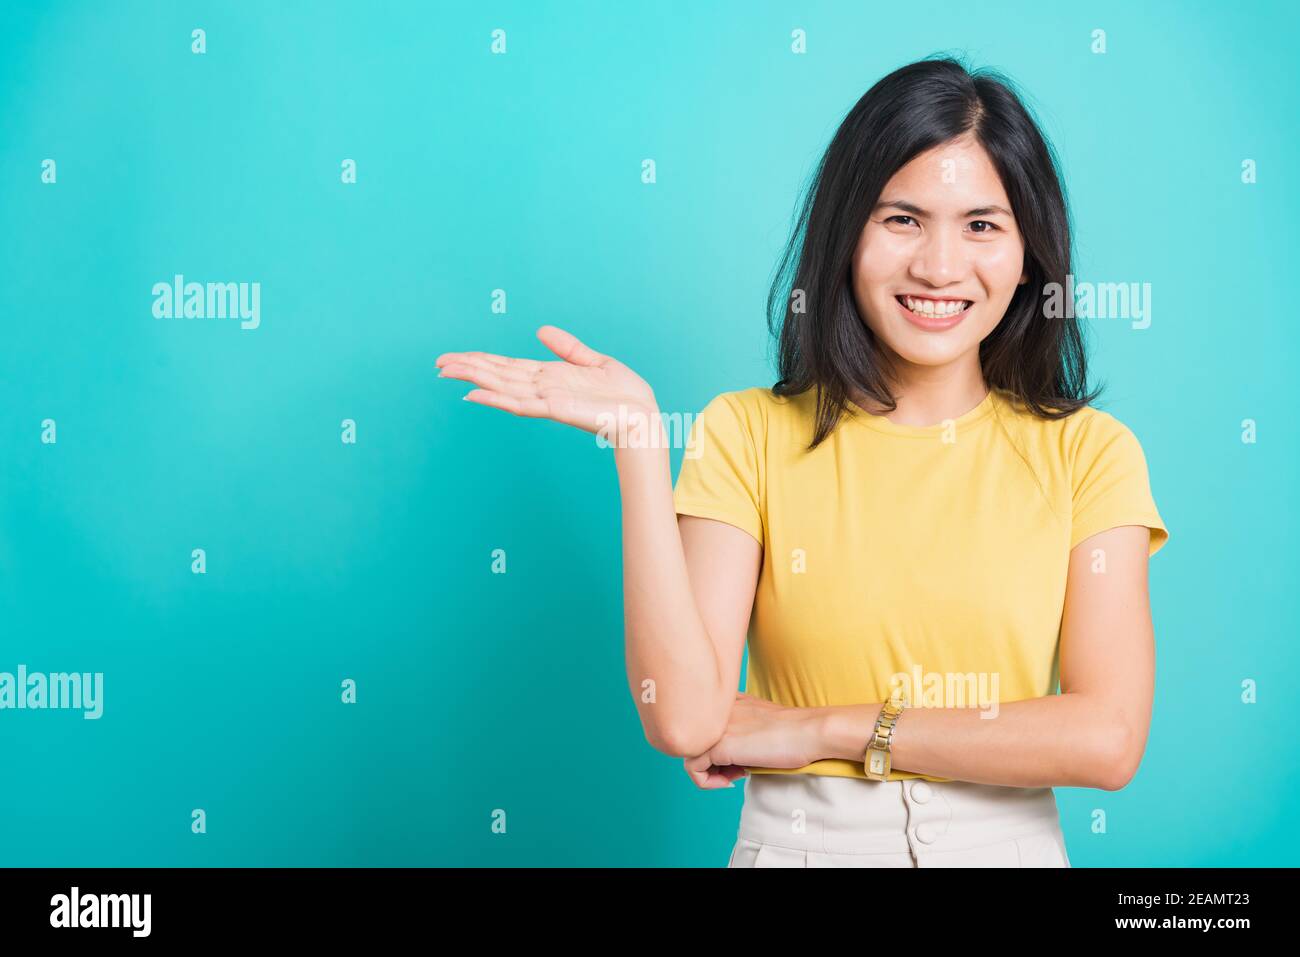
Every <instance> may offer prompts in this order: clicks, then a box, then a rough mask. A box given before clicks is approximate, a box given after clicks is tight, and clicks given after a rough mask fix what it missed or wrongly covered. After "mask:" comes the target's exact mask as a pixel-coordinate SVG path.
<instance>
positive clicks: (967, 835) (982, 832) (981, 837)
mask: <svg viewBox="0 0 1300 957" xmlns="http://www.w3.org/2000/svg"><path fill="white" fill-rule="evenodd" d="M744 781H745V783H744V788H745V798H744V803H743V805H742V806H741V812H740V827H739V830H738V832H737V836H738V837H739V838H740V839H742V840H750V841H757V842H759V843H762V844H776V845H780V846H783V847H791V848H796V849H799V850H808V851H820V852H824V853H830V854H874V853H891V852H906V851H908V850H910V849H913V848H914V846H915V845H920V846H924V847H927V848H930V849H933V850H963V849H966V848H972V847H981V846H984V845H987V844H991V843H995V842H999V841H1006V840H1011V839H1013V838H1017V837H1025V836H1028V835H1031V834H1036V833H1042V832H1043V831H1055V832H1057V833H1059V832H1060V812H1059V809H1058V808H1057V805H1056V796H1055V794H1054V793H1053V792H1052V789H1051V788H1016V787H1001V786H998V785H993V784H975V783H973V782H970V781H950V782H936V781H923V780H921V779H919V778H913V779H909V780H903V781H870V780H866V779H863V778H847V777H834V776H831V775H820V774H751V775H748V776H747V777H746V778H745V779H744Z"/></svg>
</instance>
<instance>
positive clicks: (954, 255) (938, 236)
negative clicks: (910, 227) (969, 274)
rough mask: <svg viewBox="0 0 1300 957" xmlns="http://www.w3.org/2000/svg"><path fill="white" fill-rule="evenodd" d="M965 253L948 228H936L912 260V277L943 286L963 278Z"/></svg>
mask: <svg viewBox="0 0 1300 957" xmlns="http://www.w3.org/2000/svg"><path fill="white" fill-rule="evenodd" d="M965 269H966V259H965V253H964V251H963V250H962V248H961V245H960V242H959V240H958V239H957V237H955V236H953V235H952V234H951V233H949V232H948V231H947V230H942V229H939V230H934V231H932V232H931V233H930V234H929V236H928V237H926V238H925V239H924V240H923V241H922V244H921V247H920V248H919V249H918V250H917V253H916V256H915V257H914V258H913V260H912V269H911V273H912V278H914V279H919V280H921V281H923V282H926V283H929V284H930V285H932V286H943V285H945V284H947V283H950V282H953V281H954V280H957V279H960V278H962V274H963V273H964V272H965Z"/></svg>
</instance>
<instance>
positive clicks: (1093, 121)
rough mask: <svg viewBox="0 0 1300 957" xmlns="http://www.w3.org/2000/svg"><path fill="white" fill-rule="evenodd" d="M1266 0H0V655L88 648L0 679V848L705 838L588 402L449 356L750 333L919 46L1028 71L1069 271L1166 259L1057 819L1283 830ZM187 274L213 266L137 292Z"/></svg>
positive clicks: (452, 859)
mask: <svg viewBox="0 0 1300 957" xmlns="http://www.w3.org/2000/svg"><path fill="white" fill-rule="evenodd" d="M1296 8H1297V5H1296V4H1294V3H1291V2H1278V3H1231V4H1230V3H1222V4H1219V3H1194V2H1187V3H1177V2H1161V3H1145V4H1141V5H1138V4H1130V3H1097V4H1090V5H1087V6H1085V5H1080V4H1069V5H1065V4H1043V3H1040V2H1023V3H980V4H971V3H968V2H964V0H961V2H930V3H899V4H869V3H831V2H824V3H774V2H773V3H753V2H745V3H740V2H713V3H688V2H668V3H660V4H639V3H638V4H634V3H613V2H611V3H577V2H572V3H570V2H565V3H560V2H549V3H541V2H527V3H524V2H520V3H499V4H487V3H484V4H475V3H468V2H467V3H456V4H438V3H414V2H413V3H375V4H356V3H325V2H319V3H306V2H301V3H297V2H280V3H265V4H262V3H172V2H156V3H146V2H134V0H125V2H116V3H108V2H103V3H92V2H86V3H35V2H33V3H6V4H5V5H4V7H3V13H0V107H2V108H3V112H2V113H0V118H2V119H0V189H2V190H3V194H2V202H3V211H4V212H3V216H4V227H5V228H4V229H3V235H2V238H0V242H3V250H4V255H3V256H2V257H0V306H2V307H3V325H2V328H3V339H2V340H0V371H2V373H3V377H2V380H0V398H2V400H3V401H2V403H0V455H2V456H3V466H2V471H0V610H2V611H3V615H2V617H0V629H2V630H0V672H10V673H16V671H17V669H18V668H19V667H20V666H22V667H23V668H25V669H26V670H27V671H28V672H45V673H49V672H73V671H75V672H83V673H100V674H102V675H103V679H102V694H101V697H100V701H99V706H100V707H101V708H102V710H101V713H100V715H99V717H98V718H94V719H88V718H87V717H86V716H85V715H86V714H87V713H88V712H87V711H86V710H85V709H84V708H83V710H82V711H77V710H70V709H65V710H57V709H43V710H33V709H26V710H18V709H6V710H0V758H2V759H3V762H4V772H5V778H6V786H5V787H4V788H3V789H0V864H7V865H105V866H106V865H128V866H135V865H443V864H445V865H699V866H710V867H718V866H722V865H723V864H725V862H726V860H727V855H728V853H729V851H730V848H731V845H732V843H733V841H734V839H735V829H736V823H737V816H738V814H739V809H740V805H741V800H742V795H743V789H742V788H740V787H738V788H736V789H735V790H727V791H708V792H704V791H699V790H697V789H696V788H695V787H694V786H693V785H692V784H691V783H690V781H689V780H688V778H687V776H686V775H685V773H684V772H683V770H682V766H681V761H680V760H675V759H672V758H669V757H666V756H663V755H661V754H659V753H657V752H656V751H654V750H653V749H651V747H650V746H649V745H648V744H646V743H645V741H644V738H643V735H642V732H641V728H640V725H639V722H638V720H637V716H636V712H635V709H634V707H633V704H632V702H631V700H630V695H629V691H628V687H627V682H626V679H625V676H624V671H623V634H622V607H621V601H622V596H621V569H620V561H621V558H620V531H619V498H618V490H617V485H616V480H615V472H614V467H613V460H612V456H611V453H610V452H609V451H608V450H606V449H602V448H599V447H597V445H596V443H595V441H593V437H592V436H590V435H587V434H584V433H579V432H577V431H575V430H572V429H568V428H565V427H563V426H560V425H557V424H554V423H550V422H540V421H530V420H525V419H518V418H515V417H513V416H510V415H507V414H504V413H500V412H496V411H493V410H490V409H485V408H483V407H480V406H476V405H473V404H470V403H465V402H461V401H460V399H459V397H460V395H461V394H463V392H465V391H468V388H469V386H468V385H467V384H465V383H460V382H455V381H451V380H438V379H437V378H436V373H435V369H434V358H435V357H436V356H437V355H438V354H439V353H441V352H443V351H448V350H462V349H483V350H488V351H492V352H499V353H506V354H514V355H528V356H535V357H544V356H546V353H545V350H544V349H543V347H542V346H541V345H540V343H538V342H537V341H536V339H535V338H534V333H535V330H536V329H537V327H538V326H540V325H542V324H544V323H554V324H557V325H560V326H562V327H564V328H567V329H570V330H571V331H573V332H574V333H575V334H577V335H578V336H580V337H582V338H583V339H585V340H586V341H588V342H589V343H590V344H591V345H592V346H593V347H595V348H597V349H599V350H600V351H602V352H606V353H610V354H613V355H615V356H617V357H619V358H620V359H622V360H623V361H625V362H627V363H628V364H629V365H631V366H632V367H633V368H634V369H636V370H637V371H638V372H640V373H641V374H642V375H643V376H644V377H645V378H646V379H647V380H648V381H649V382H650V383H651V384H652V385H653V386H654V388H655V391H656V393H657V395H658V397H659V400H660V403H661V405H662V406H663V407H664V408H665V409H666V410H676V411H698V410H699V409H701V408H703V406H704V404H705V403H706V402H707V401H708V400H709V399H710V398H712V397H713V396H714V395H716V394H718V393H719V392H722V391H727V390H732V389H739V388H745V387H748V386H752V385H770V384H771V383H772V381H774V374H773V371H772V368H773V367H772V364H771V361H770V350H769V343H768V340H767V337H766V331H765V325H764V318H763V298H764V295H765V293H766V290H767V284H768V281H769V279H770V276H771V273H772V270H773V268H774V266H775V264H776V257H777V254H778V252H779V249H780V246H781V244H782V242H783V241H784V239H785V237H786V233H787V230H788V228H789V226H790V220H791V215H792V213H793V211H794V206H795V202H796V199H797V197H798V194H799V190H800V188H801V187H802V186H803V185H804V183H805V182H806V180H807V177H808V175H809V174H810V172H811V171H812V168H813V165H814V163H815V162H816V160H817V158H818V156H819V155H820V152H821V151H822V149H824V147H825V145H826V143H827V142H828V140H829V137H830V135H831V133H832V132H833V131H834V129H835V127H836V125H837V124H838V122H839V120H840V119H841V118H842V117H843V116H844V114H845V113H846V112H847V111H848V109H849V108H850V107H851V106H852V104H853V103H854V102H855V101H856V100H857V98H858V97H859V96H861V94H862V93H863V92H865V91H866V89H867V88H868V87H869V86H870V85H871V84H872V83H874V82H875V81H876V80H877V79H879V78H880V77H881V76H883V75H884V74H885V73H887V72H889V71H890V70H892V69H894V68H895V67H897V66H900V65H902V64H903V63H905V62H908V61H910V60H913V59H917V58H919V57H922V56H926V55H930V54H934V53H937V52H956V53H960V54H964V55H965V56H966V57H967V58H968V59H969V61H970V62H971V64H972V65H974V66H984V65H987V66H994V67H997V68H999V69H1001V70H1003V71H1005V72H1006V73H1007V74H1008V75H1009V76H1010V77H1011V78H1012V79H1013V80H1015V81H1017V82H1018V83H1019V84H1020V85H1021V86H1022V87H1023V89H1024V90H1025V91H1026V93H1027V94H1028V96H1029V97H1030V104H1031V106H1032V107H1033V108H1034V109H1036V110H1037V112H1038V115H1039V117H1040V119H1041V121H1042V123H1043V125H1044V128H1045V130H1046V132H1047V133H1048V135H1049V136H1050V137H1051V139H1052V140H1053V141H1054V143H1055V144H1056V146H1057V149H1058V150H1059V152H1060V155H1061V160H1062V163H1063V166H1064V171H1065V176H1066V181H1067V185H1068V188H1069V191H1070V199H1071V204H1072V209H1073V213H1074V217H1075V222H1076V240H1077V246H1078V249H1077V262H1076V268H1075V272H1076V274H1077V275H1078V277H1079V279H1080V280H1096V281H1108V282H1135V283H1150V284H1151V289H1152V293H1153V294H1152V296H1151V300H1150V305H1151V314H1150V323H1149V325H1147V326H1146V327H1145V328H1135V326H1134V323H1132V322H1130V321H1128V320H1117V319H1095V320H1091V321H1089V323H1088V337H1089V345H1090V349H1091V357H1092V360H1093V364H1094V368H1095V371H1096V373H1097V374H1098V375H1099V377H1100V378H1101V379H1103V380H1104V381H1105V382H1106V383H1107V385H1108V388H1107V391H1106V392H1105V393H1104V394H1103V397H1102V399H1101V400H1100V401H1099V402H1098V405H1099V407H1101V408H1103V409H1105V410H1107V411H1110V412H1112V413H1113V414H1115V415H1116V416H1117V417H1118V418H1119V419H1121V420H1122V421H1123V422H1125V423H1126V424H1128V425H1129V426H1130V427H1131V428H1132V429H1133V430H1134V432H1135V433H1136V434H1137V435H1138V437H1139V438H1140V440H1141V441H1142V444H1143V447H1144V449H1145V451H1146V454H1147V459H1148V465H1149V469H1150V475H1151V481H1152V488H1153V492H1154V495H1155V499H1156V502H1157V504H1158V506H1159V508H1160V511H1161V514H1162V515H1163V517H1164V518H1165V520H1166V521H1167V522H1168V524H1169V528H1170V532H1171V538H1170V543H1169V546H1168V547H1167V548H1166V549H1164V550H1163V551H1162V552H1161V553H1160V554H1159V555H1157V556H1156V557H1155V558H1154V559H1153V560H1152V566H1151V593H1152V606H1153V612H1154V618H1155V625H1156V641H1157V658H1158V675H1157V683H1156V706H1155V714H1154V720H1153V725H1152V729H1151V736H1150V741H1149V745H1148V749H1147V754H1146V758H1145V761H1144V763H1143V765H1142V767H1141V770H1140V771H1139V773H1138V775H1137V777H1136V778H1135V779H1134V781H1133V782H1132V783H1131V784H1130V785H1129V786H1128V787H1127V788H1125V789H1123V790H1122V791H1119V792H1104V791H1096V790H1076V789H1059V790H1058V792H1057V795H1058V800H1059V801H1060V807H1061V812H1062V824H1063V827H1064V830H1065V835H1066V838H1067V842H1068V848H1069V854H1070V857H1071V861H1072V863H1073V864H1074V865H1075V866H1089V865H1121V866H1128V865H1135V866H1136V865H1152V864H1162V865H1163V864H1169V865H1294V864H1296V863H1297V858H1298V855H1297V848H1298V846H1300V836H1298V829H1297V825H1296V823H1295V822H1296V817H1295V810H1296V802H1295V798H1294V795H1295V793H1296V790H1297V786H1298V784H1300V782H1297V768H1298V767H1300V762H1297V761H1296V749H1295V745H1294V742H1293V739H1292V734H1293V729H1294V727H1295V725H1296V719H1297V713H1296V706H1295V698H1294V690H1293V689H1292V688H1291V687H1290V685H1289V684H1287V682H1288V681H1290V680H1292V679H1293V678H1294V676H1295V674H1296V673H1297V664H1298V662H1297V652H1296V648H1297V643H1296V638H1297V635H1298V634H1300V627H1298V626H1300V616H1298V615H1297V591H1296V588H1295V580H1296V565H1297V563H1296V559H1295V542H1296V540H1297V527H1296V510H1295V494H1296V489H1297V487H1298V482H1297V480H1298V479H1300V475H1298V474H1297V471H1298V470H1297V455H1296V447H1297V438H1298V436H1297V433H1296V404H1295V392H1294V389H1293V386H1292V379H1293V376H1294V370H1295V369H1296V367H1297V363H1298V361H1300V354H1298V352H1300V350H1298V348H1297V341H1298V339H1300V337H1297V336H1296V334H1295V329H1296V320H1295V314H1294V310H1293V309H1291V308H1289V305H1288V303H1289V301H1290V300H1291V298H1292V287H1293V285H1294V283H1295V281H1296V269H1295V262H1296V253H1297V245H1296V242H1295V234H1296V223H1297V221H1298V219H1297V217H1298V215H1300V175H1298V174H1297V169H1296V163H1297V159H1298V158H1300V137H1298V136H1297V123H1296V117H1297V116H1300V83H1297V82H1296V68H1295V65H1294V57H1293V53H1294V50H1293V44H1294V39H1295V36H1296V28H1297V26H1298V23H1297V20H1298V19H1300V18H1298V17H1297V13H1296ZM198 30H201V31H203V32H202V33H201V34H196V33H195V31H198ZM498 30H500V31H504V37H505V44H506V47H505V52H504V53H494V52H493V44H494V36H496V37H498V38H499V37H500V34H495V33H494V31H498ZM1098 30H1103V31H1104V39H1105V51H1104V53H1103V52H1100V51H1099V50H1098V49H1097V47H1098V42H1097V40H1098V36H1099V35H1098V34H1097V33H1096V32H1095V31H1098ZM796 31H803V34H802V36H803V37H804V38H806V52H802V53H800V52H796V51H795V47H796V46H798V35H797V34H796ZM200 48H201V52H196V51H198V50H199V49H200ZM646 159H653V160H654V161H655V168H656V177H655V181H654V182H653V183H645V182H643V179H642V169H643V165H642V164H643V161H644V160H646ZM349 161H351V164H349ZM1248 161H1249V162H1248ZM1248 170H1253V171H1254V175H1253V177H1252V176H1251V175H1249V174H1248V172H1247V171H1248ZM1252 178H1253V180H1254V181H1253V182H1252V181H1251V179H1252ZM351 179H354V180H355V181H350V180H351ZM177 275H181V276H184V277H185V281H187V282H188V281H197V282H203V283H207V282H223V283H224V282H230V283H236V284H241V283H242V284H245V285H244V286H243V287H242V288H243V291H244V293H245V295H246V298H245V299H244V300H243V304H244V305H245V306H246V307H247V310H246V313H245V314H244V318H238V317H236V318H228V319H220V320H217V319H214V320H205V321H185V320H177V319H165V318H158V317H156V316H155V314H154V310H155V308H156V304H157V303H158V302H159V301H160V297H159V296H156V295H155V293H154V292H153V289H154V286H155V284H159V283H162V284H164V286H166V285H167V284H169V283H172V282H173V281H174V277H176V276H177ZM253 283H257V284H258V285H257V287H256V289H257V294H258V296H259V299H258V300H257V301H256V303H254V301H253V300H252V295H253V289H254V287H253V285H252V284H253ZM497 290H503V291H504V294H505V298H504V303H505V311H504V312H502V311H499V308H498V309H494V304H499V303H500V302H501V301H502V300H501V295H500V294H499V293H497V292H496V291H497ZM161 298H165V297H161ZM1284 300H1286V301H1285V302H1284ZM254 305H255V306H256V308H254ZM254 315H255V319H254V318H253V317H254ZM345 420H350V422H351V423H352V424H353V426H352V428H353V435H352V437H353V438H355V441H353V442H349V441H345V438H346V437H347V431H348V426H347V425H345ZM1247 420H1250V423H1253V426H1252V425H1248V424H1246V422H1247ZM1252 427H1253V429H1254V439H1255V441H1244V440H1243V439H1244V438H1248V437H1249V434H1250V430H1251V428H1252ZM680 455H681V452H680V451H678V452H676V453H675V454H674V470H676V468H677V467H678V465H679V463H680ZM196 550H201V552H196ZM497 550H502V551H503V552H504V555H505V561H506V571H505V573H504V574H499V573H494V571H493V561H494V558H493V556H494V553H496V551H497ZM200 570H201V571H202V574H199V573H198V571H200ZM349 683H352V684H349ZM345 685H346V687H345ZM353 687H354V689H355V702H347V701H345V698H346V697H348V692H347V688H353ZM200 811H201V812H202V814H201V815H196V812H200ZM499 811H504V812H505V815H506V820H507V822H508V826H507V828H506V832H505V833H504V834H502V833H496V832H495V831H494V827H493V823H494V820H497V819H499V816H500V815H499V813H498V812H499ZM1098 811H1103V812H1104V814H1105V821H1106V828H1105V832H1104V833H1098V832H1097V831H1096V829H1095V828H1094V821H1096V820H1098V819H1099V817H1098V813H1097V812H1098ZM198 821H201V822H202V824H203V827H202V828H199V827H198V825H197V824H196V822H198Z"/></svg>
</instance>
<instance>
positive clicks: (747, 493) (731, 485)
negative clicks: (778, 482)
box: [673, 392, 763, 545]
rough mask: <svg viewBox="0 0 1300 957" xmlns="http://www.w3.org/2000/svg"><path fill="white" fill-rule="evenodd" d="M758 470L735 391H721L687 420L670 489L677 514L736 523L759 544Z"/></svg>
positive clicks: (749, 430) (748, 428) (751, 437)
mask: <svg viewBox="0 0 1300 957" xmlns="http://www.w3.org/2000/svg"><path fill="white" fill-rule="evenodd" d="M761 502H762V496H761V493H760V472H759V461H758V452H757V444H756V442H755V438H754V434H753V430H752V427H751V422H750V417H749V415H747V414H746V409H745V407H744V404H743V402H742V401H741V399H740V398H739V396H738V395H737V394H736V393H733V392H724V393H722V394H721V395H719V396H717V397H716V398H714V399H713V401H711V402H710V403H709V404H708V405H706V406H705V407H704V411H703V412H701V413H700V414H699V415H697V416H696V417H695V421H694V422H693V423H691V430H690V437H689V439H688V441H687V444H686V450H685V451H684V452H683V453H682V467H681V471H680V472H679V473H678V475H677V485H676V486H675V487H674V488H673V504H674V506H675V507H676V510H677V514H679V515H695V516H698V517H700V518H711V519H715V520H717V521H719V522H726V523H727V524H728V525H734V526H735V527H736V528H739V529H741V530H742V531H745V532H748V533H749V534H750V536H752V537H753V538H754V539H756V540H757V541H758V543H759V544H760V545H761V544H762V543H763V516H762V508H761Z"/></svg>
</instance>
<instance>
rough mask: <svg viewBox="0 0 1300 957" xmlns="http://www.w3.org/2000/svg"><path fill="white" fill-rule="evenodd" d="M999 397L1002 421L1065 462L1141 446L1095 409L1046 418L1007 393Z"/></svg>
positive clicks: (1120, 422) (1106, 413)
mask: <svg viewBox="0 0 1300 957" xmlns="http://www.w3.org/2000/svg"><path fill="white" fill-rule="evenodd" d="M998 396H999V398H1000V400H1001V402H1000V405H1001V407H1002V409H1003V410H1004V413H1005V415H1004V419H1006V420H1009V421H1010V422H1013V423H1014V424H1015V426H1016V428H1017V430H1018V432H1019V433H1020V435H1021V436H1023V437H1024V439H1025V440H1026V441H1027V442H1030V443H1034V444H1039V445H1043V446H1046V447H1049V448H1051V449H1053V450H1055V451H1057V452H1058V453H1059V454H1061V455H1062V456H1063V457H1064V458H1066V459H1067V460H1070V461H1073V460H1075V459H1077V458H1079V457H1081V456H1083V457H1087V456H1090V455H1093V454H1096V453H1098V452H1100V451H1102V450H1104V449H1105V448H1107V447H1108V446H1111V445H1114V444H1116V443H1119V444H1125V445H1140V443H1139V442H1138V438H1137V435H1136V433H1135V432H1134V431H1133V430H1132V429H1131V428H1130V427H1129V426H1128V425H1127V424H1126V423H1125V422H1124V421H1123V420H1122V419H1120V418H1119V417H1118V416H1116V415H1115V414H1113V413H1111V412H1109V411H1106V410H1105V409H1100V408H1098V407H1097V406H1094V405H1091V404H1089V405H1083V406H1080V407H1079V408H1077V409H1075V410H1074V411H1072V412H1069V413H1067V414H1065V415H1059V416H1055V417H1049V416H1044V415H1040V414H1038V413H1036V412H1034V411H1033V410H1032V409H1030V408H1029V407H1028V406H1027V405H1026V404H1025V403H1024V401H1023V400H1021V399H1019V398H1018V397H1016V396H1014V395H1012V394H1011V393H1009V392H1006V391H1003V390H998ZM1049 411H1054V412H1058V411H1060V410H1059V408H1053V409H1051V410H1049Z"/></svg>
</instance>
